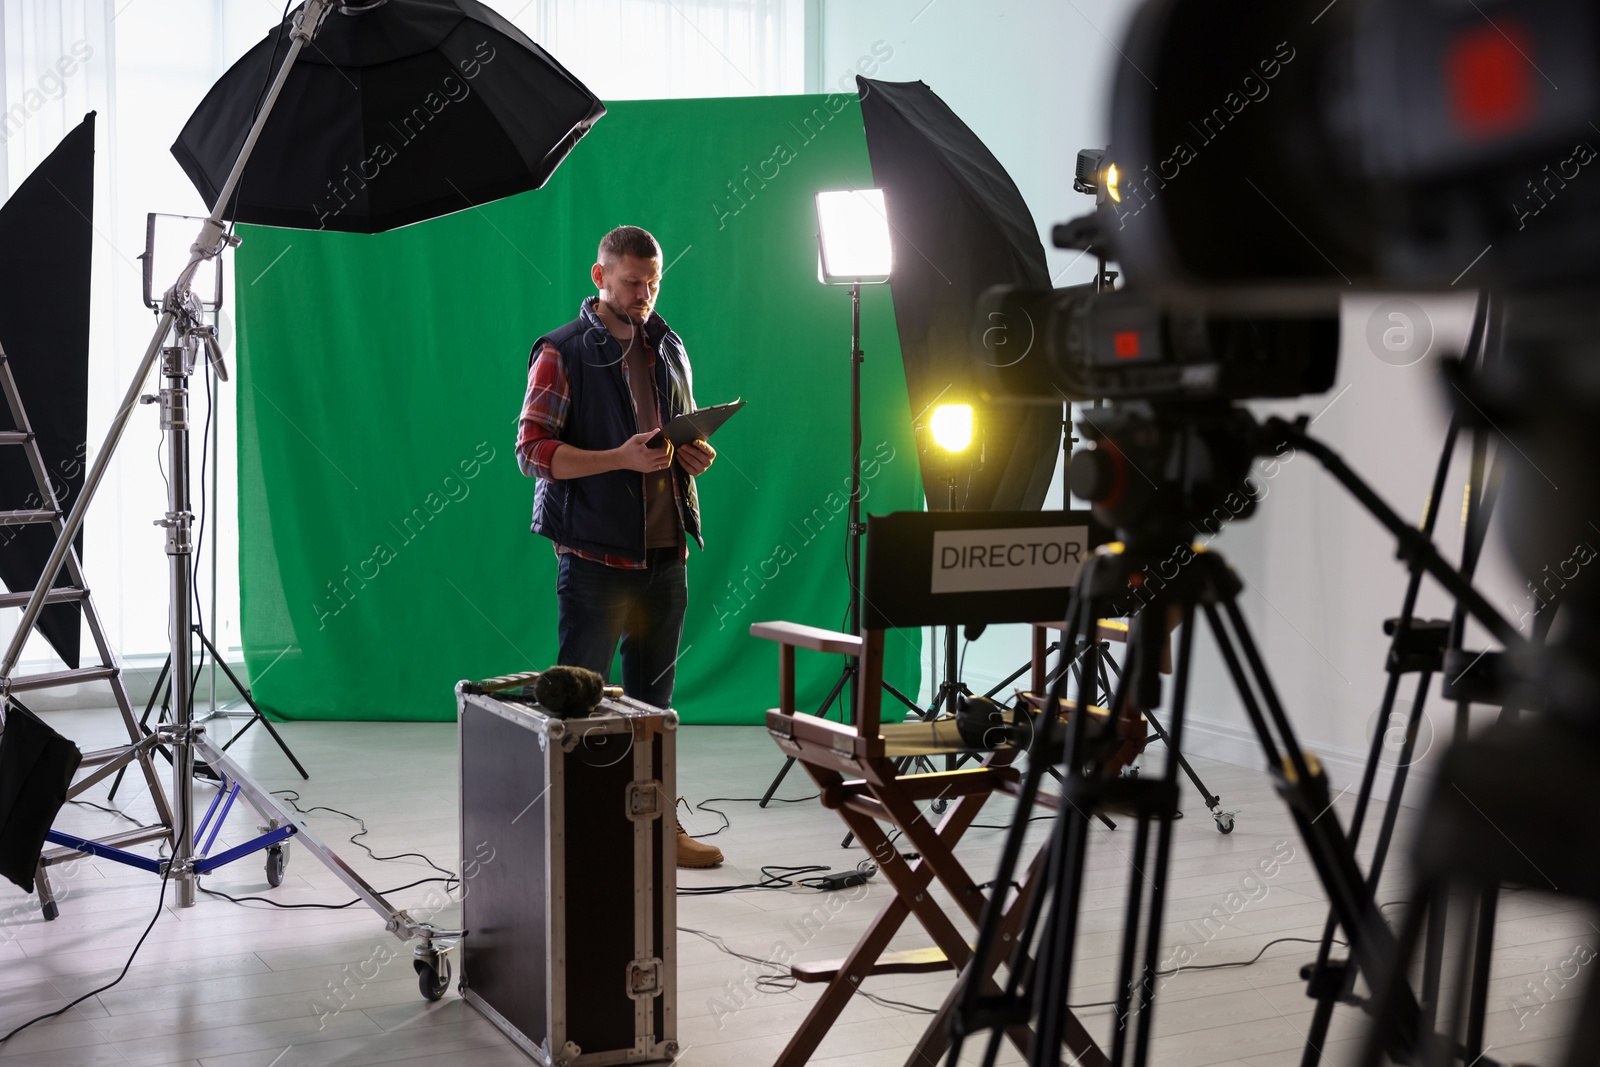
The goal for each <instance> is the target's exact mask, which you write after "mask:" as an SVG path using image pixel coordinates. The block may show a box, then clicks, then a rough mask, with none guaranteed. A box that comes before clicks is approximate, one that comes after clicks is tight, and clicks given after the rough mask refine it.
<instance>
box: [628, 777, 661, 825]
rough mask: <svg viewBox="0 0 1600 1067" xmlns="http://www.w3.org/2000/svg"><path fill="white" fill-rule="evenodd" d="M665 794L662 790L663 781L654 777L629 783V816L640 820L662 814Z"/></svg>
mask: <svg viewBox="0 0 1600 1067" xmlns="http://www.w3.org/2000/svg"><path fill="white" fill-rule="evenodd" d="M664 799H665V794H664V793H662V792H661V783H660V782H658V781H656V780H655V779H654V778H649V779H646V780H645V781H642V782H629V783H628V818H630V819H633V820H635V821H638V820H640V819H646V820H648V819H654V818H656V817H658V816H659V815H660V814H661V805H662V801H663V800H664Z"/></svg>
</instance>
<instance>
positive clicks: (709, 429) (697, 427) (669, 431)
mask: <svg viewBox="0 0 1600 1067" xmlns="http://www.w3.org/2000/svg"><path fill="white" fill-rule="evenodd" d="M742 407H744V401H743V400H733V401H730V402H728V403H726V404H715V405H713V406H711V407H708V408H700V409H698V410H696V411H691V412H688V413H687V414H683V415H679V416H678V417H677V418H675V419H673V420H672V421H671V422H669V423H667V424H666V425H665V426H663V427H662V428H661V429H659V430H657V431H656V435H655V436H654V437H652V438H650V440H649V441H647V442H645V443H646V444H647V445H648V446H649V447H650V448H660V447H662V445H664V444H665V443H666V442H667V441H671V442H672V445H673V447H674V448H678V447H681V446H683V445H686V444H688V443H689V442H691V441H699V440H701V439H703V438H708V437H710V436H711V435H712V434H714V433H716V432H717V431H718V430H720V429H722V424H723V423H725V422H727V421H728V420H729V419H731V418H733V416H734V414H735V413H736V412H737V411H738V410H739V409H740V408H742Z"/></svg>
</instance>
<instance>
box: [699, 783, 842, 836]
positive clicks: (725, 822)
mask: <svg viewBox="0 0 1600 1067" xmlns="http://www.w3.org/2000/svg"><path fill="white" fill-rule="evenodd" d="M820 796H822V794H821V793H812V794H811V795H810V796H808V797H773V798H772V799H771V800H770V801H768V803H769V804H801V803H804V802H805V801H807V800H816V799H817V798H818V797H820ZM712 801H717V802H718V803H723V804H759V803H761V798H760V797H707V798H706V799H704V800H702V801H700V803H698V804H695V805H693V806H690V805H689V802H688V801H687V800H686V799H684V798H683V797H679V798H678V803H680V804H682V805H684V806H685V807H687V808H689V810H690V811H709V812H712V813H713V814H715V815H720V816H722V825H721V826H719V827H717V828H716V829H715V830H712V831H711V832H709V833H704V834H690V835H689V836H690V837H693V838H695V839H697V840H698V839H699V838H702V837H716V836H717V835H718V834H720V833H722V831H724V830H726V829H727V828H728V827H730V826H732V825H733V820H732V819H730V818H728V813H727V812H725V811H722V810H721V809H720V808H712V807H707V805H708V804H710V803H711V802H712Z"/></svg>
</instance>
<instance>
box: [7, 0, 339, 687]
mask: <svg viewBox="0 0 1600 1067" xmlns="http://www.w3.org/2000/svg"><path fill="white" fill-rule="evenodd" d="M330 2H331V0H306V4H305V7H304V8H303V9H302V10H301V12H300V17H299V19H298V20H297V21H296V22H295V26H294V29H293V30H291V31H290V40H289V51H288V53H287V54H285V56H284V57H283V64H282V65H281V66H280V67H279V68H278V73H277V75H276V76H275V77H274V78H273V80H272V85H271V87H270V88H269V89H268V90H267V95H266V98H265V99H264V100H263V101H262V103H261V111H260V112H259V113H258V114H257V115H256V121H255V124H254V125H253V126H251V127H250V133H249V135H248V136H247V137H246V138H245V142H244V146H243V147H242V148H241V149H240V150H239V158H238V159H236V160H234V163H233V170H232V171H231V172H230V173H229V174H228V180H227V181H226V182H224V183H223V186H222V193H221V195H220V196H218V197H217V204H216V206H215V207H214V208H212V209H211V214H210V216H209V217H207V219H206V221H205V222H204V223H202V224H201V226H200V235H199V236H198V237H197V238H195V243H194V245H193V246H191V247H190V249H189V262H188V263H187V264H186V265H185V266H184V268H183V270H182V271H180V272H179V273H178V280H177V281H175V282H174V283H173V285H172V288H171V289H169V290H167V296H166V299H165V301H164V305H163V310H162V313H161V318H160V320H159V321H158V322H157V323H156V331H155V334H154V335H153V336H152V337H151V338H150V344H149V346H148V347H146V348H145V352H144V358H143V359H141V360H140V361H139V366H138V368H137V369H135V371H134V373H133V378H132V380H131V381H130V382H129V383H128V391H127V393H126V394H125V395H124V396H123V398H122V405H121V406H120V407H118V408H117V413H116V415H114V416H113V417H112V419H111V428H110V429H109V430H108V431H107V432H106V439H105V441H104V442H103V443H102V444H101V446H100V451H99V452H98V453H96V454H95V457H94V463H92V464H91V465H90V467H89V473H88V474H86V475H84V479H83V489H82V490H81V491H80V492H79V493H78V499H77V501H76V502H74V503H73V505H72V510H71V511H70V512H68V513H67V518H66V522H65V524H64V526H63V529H62V531H61V534H60V536H59V537H57V538H56V544H55V548H53V549H51V551H50V558H49V559H47V560H46V561H45V564H44V568H43V570H42V571H41V572H40V574H39V583H38V584H37V585H35V586H34V588H33V595H32V596H31V597H30V598H29V599H28V606H27V607H26V608H24V609H23V611H22V621H21V622H19V623H18V624H17V630H16V633H14V634H12V635H11V644H10V646H9V647H8V648H7V649H6V654H5V659H4V660H3V661H0V689H3V690H5V691H9V689H10V683H11V675H12V673H13V672H14V671H15V670H16V666H17V660H18V659H19V658H20V657H21V655H22V646H23V644H24V643H25V642H26V641H27V639H28V635H29V634H30V633H32V632H33V627H34V625H35V624H36V623H38V621H39V613H40V612H42V611H43V610H44V606H45V598H46V596H47V595H48V594H49V592H50V587H51V586H52V585H54V584H55V580H56V576H57V574H59V573H60V571H61V565H62V563H63V562H64V561H65V560H66V557H67V552H68V551H69V550H70V549H71V547H72V542H73V541H74V540H75V539H76V538H77V536H78V531H79V530H80V529H81V528H82V527H83V516H84V514H85V513H86V512H87V511H88V510H89V504H90V502H91V501H92V500H93V499H94V495H95V492H96V491H97V490H98V489H99V488H100V482H101V480H102V479H103V478H104V477H105V473H106V468H107V467H108V466H110V464H111V456H112V454H113V453H114V452H115V451H116V449H117V444H118V443H119V442H120V441H121V440H122V432H123V431H124V430H125V429H127V426H128V420H129V419H130V418H131V417H132V415H133V409H134V407H135V406H137V405H138V403H139V391H140V390H141V389H143V388H144V383H145V380H146V379H147V378H149V377H150V371H151V369H152V368H153V367H154V366H155V362H156V356H157V354H158V353H160V351H161V343H162V341H164V340H165V339H166V336H167V331H169V330H170V329H172V325H173V321H174V319H175V318H176V308H177V307H178V306H181V305H182V302H183V297H184V295H185V294H187V293H188V291H189V286H190V285H191V283H193V281H194V275H195V271H196V270H198V269H199V267H200V264H201V263H202V262H203V261H205V260H207V259H211V258H213V257H215V256H216V255H217V254H218V253H219V252H220V251H221V250H222V247H223V245H224V244H226V242H227V234H226V231H225V230H224V228H223V225H222V214H223V212H224V211H226V210H227V207H228V200H229V198H230V197H231V196H232V195H233V190H234V187H235V186H237V185H238V184H239V178H240V177H241V176H242V175H243V174H244V168H245V164H246V163H248V162H249V159H250V152H251V150H252V149H254V148H255V145H256V141H257V140H259V139H260V137H261V130H262V128H263V127H265V126H266V124H267V117H268V116H269V115H271V113H272V106H273V104H275V103H277V100H278V94H279V93H281V92H282V91H283V85H284V82H286V81H287V80H288V78H289V70H290V68H291V67H293V66H294V62H295V60H296V59H297V58H298V57H299V55H300V52H301V51H302V50H303V49H304V48H305V46H306V44H307V42H309V41H310V40H311V38H312V36H313V35H314V34H315V33H316V32H317V27H318V26H319V25H320V24H321V22H322V18H323V16H324V15H326V14H327V13H328V5H329V3H330ZM185 599H187V598H185ZM175 665H176V664H175ZM0 703H3V701H0Z"/></svg>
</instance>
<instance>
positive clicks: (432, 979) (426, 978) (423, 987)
mask: <svg viewBox="0 0 1600 1067" xmlns="http://www.w3.org/2000/svg"><path fill="white" fill-rule="evenodd" d="M434 959H435V960H438V959H439V958H438V957H437V956H435V957H434ZM441 962H443V965H444V970H443V971H442V972H441V971H439V970H437V967H438V966H439V964H438V963H429V962H428V961H427V960H413V961H412V964H413V966H415V967H416V969H417V988H418V989H419V990H420V991H421V992H422V999H423V1000H430V1001H431V1000H438V999H439V998H440V997H442V996H444V993H445V990H447V989H449V988H450V963H449V961H448V960H445V961H441Z"/></svg>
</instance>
